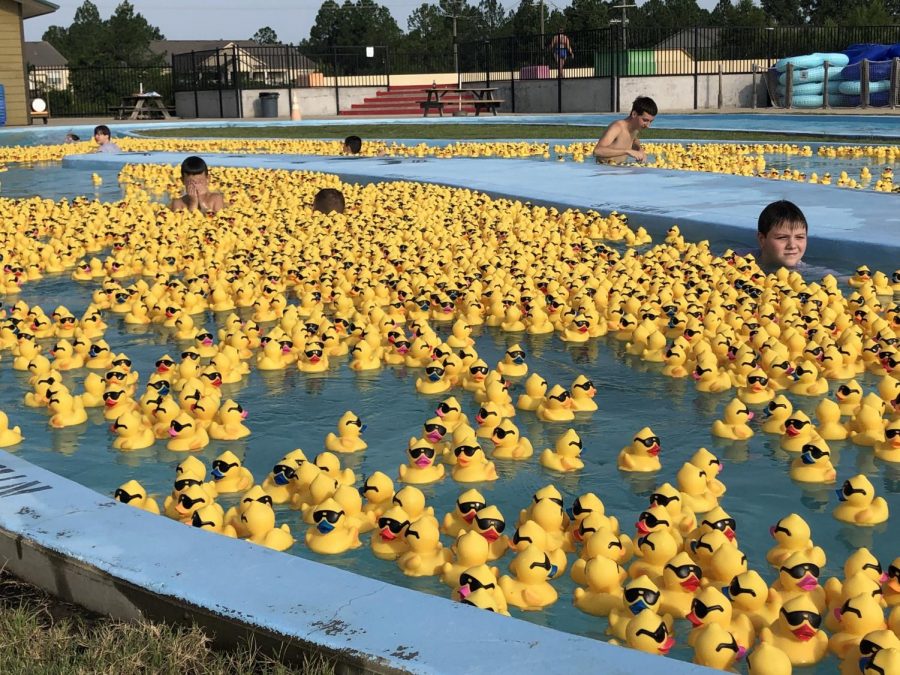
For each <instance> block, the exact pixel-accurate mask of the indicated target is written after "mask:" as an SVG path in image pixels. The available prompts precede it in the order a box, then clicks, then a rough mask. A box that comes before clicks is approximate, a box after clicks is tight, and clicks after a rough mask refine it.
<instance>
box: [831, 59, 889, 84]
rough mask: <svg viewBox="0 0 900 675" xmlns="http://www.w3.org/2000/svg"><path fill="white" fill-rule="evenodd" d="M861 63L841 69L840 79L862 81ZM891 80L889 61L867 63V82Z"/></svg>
mask: <svg viewBox="0 0 900 675" xmlns="http://www.w3.org/2000/svg"><path fill="white" fill-rule="evenodd" d="M861 72H862V62H859V63H854V64H853V65H851V66H847V67H846V68H843V69H841V77H842V78H843V79H845V80H859V79H862V75H861ZM890 79H891V62H890V61H869V80H870V81H872V80H890Z"/></svg>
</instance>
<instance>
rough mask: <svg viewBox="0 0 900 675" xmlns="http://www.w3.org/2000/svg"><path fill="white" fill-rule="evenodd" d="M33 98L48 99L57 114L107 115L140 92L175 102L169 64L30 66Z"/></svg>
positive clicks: (69, 115)
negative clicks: (138, 66) (127, 98)
mask: <svg viewBox="0 0 900 675" xmlns="http://www.w3.org/2000/svg"><path fill="white" fill-rule="evenodd" d="M28 88H29V93H30V95H31V97H32V98H36V97H40V98H42V99H44V100H45V101H46V102H47V104H48V106H49V108H50V114H51V115H53V116H54V117H105V116H111V113H110V108H113V107H116V106H120V105H121V102H122V98H123V97H126V96H130V95H133V94H136V93H138V92H140V91H144V92H150V91H155V92H158V93H159V94H160V95H161V96H162V98H163V101H164V102H165V104H166V105H174V102H175V100H174V93H173V89H172V69H171V68H170V67H169V66H148V67H143V68H134V67H128V66H100V67H84V68H69V67H65V66H62V67H59V66H31V65H29V66H28Z"/></svg>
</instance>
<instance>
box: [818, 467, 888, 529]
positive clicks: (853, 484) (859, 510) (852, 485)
mask: <svg viewBox="0 0 900 675" xmlns="http://www.w3.org/2000/svg"><path fill="white" fill-rule="evenodd" d="M835 492H836V493H837V495H838V500H839V501H840V503H839V504H838V505H837V506H836V507H835V508H834V511H833V512H832V513H833V514H834V517H835V518H837V519H838V520H841V521H843V522H845V523H850V524H851V525H858V526H863V527H871V526H873V525H878V524H880V523H883V522H885V521H887V519H888V515H889V514H888V505H887V502H886V501H885V499H884V498H883V497H876V496H875V487H874V486H873V485H872V483H871V482H870V481H869V479H868V478H866V477H865V475H863V474H857V475H856V476H852V477H851V478H848V479H847V480H845V481H844V484H843V486H841V488H840V489H838V490H835Z"/></svg>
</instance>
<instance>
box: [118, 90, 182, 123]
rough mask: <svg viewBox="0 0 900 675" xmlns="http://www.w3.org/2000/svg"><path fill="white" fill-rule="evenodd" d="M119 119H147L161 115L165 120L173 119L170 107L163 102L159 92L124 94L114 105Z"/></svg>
mask: <svg viewBox="0 0 900 675" xmlns="http://www.w3.org/2000/svg"><path fill="white" fill-rule="evenodd" d="M113 112H115V113H116V119H118V120H125V119H131V120H147V119H153V118H155V117H161V118H162V119H164V120H168V119H172V116H171V115H170V114H169V108H168V107H167V106H166V104H165V103H163V98H162V96H160V95H159V94H130V95H128V96H123V97H122V101H121V103H119V105H118V106H115V107H114V110H113Z"/></svg>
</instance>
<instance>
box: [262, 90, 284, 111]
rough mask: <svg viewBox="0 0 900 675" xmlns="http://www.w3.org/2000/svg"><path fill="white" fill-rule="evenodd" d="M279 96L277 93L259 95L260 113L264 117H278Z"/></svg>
mask: <svg viewBox="0 0 900 675" xmlns="http://www.w3.org/2000/svg"><path fill="white" fill-rule="evenodd" d="M278 96H279V94H278V92H277V91H261V92H260V93H259V111H260V114H261V116H262V117H278Z"/></svg>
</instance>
